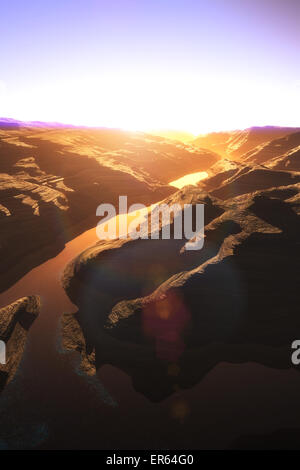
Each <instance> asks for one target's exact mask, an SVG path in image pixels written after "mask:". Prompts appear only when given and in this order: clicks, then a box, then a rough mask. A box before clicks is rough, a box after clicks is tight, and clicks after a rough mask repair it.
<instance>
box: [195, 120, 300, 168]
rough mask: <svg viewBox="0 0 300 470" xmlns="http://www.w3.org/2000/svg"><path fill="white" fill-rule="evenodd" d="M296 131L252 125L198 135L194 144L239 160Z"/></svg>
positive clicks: (287, 128)
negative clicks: (246, 127)
mask: <svg viewBox="0 0 300 470" xmlns="http://www.w3.org/2000/svg"><path fill="white" fill-rule="evenodd" d="M295 132H299V128H294V127H274V126H265V127H250V128H249V129H244V130H236V131H229V132H211V133H209V134H206V135H202V136H199V137H197V138H196V139H195V140H194V141H193V144H194V145H198V146H199V147H202V148H207V149H210V150H212V151H214V152H217V153H219V154H220V155H222V156H223V157H226V158H230V159H233V160H239V159H240V158H241V157H243V155H244V154H247V152H249V153H251V152H252V151H253V150H254V149H255V151H256V150H258V149H262V148H263V147H264V146H266V145H268V144H269V142H271V141H273V140H275V139H280V138H281V137H285V136H288V135H289V134H292V133H295ZM256 147H257V149H256ZM259 163H261V162H259Z"/></svg>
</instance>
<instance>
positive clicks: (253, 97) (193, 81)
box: [0, 70, 300, 134]
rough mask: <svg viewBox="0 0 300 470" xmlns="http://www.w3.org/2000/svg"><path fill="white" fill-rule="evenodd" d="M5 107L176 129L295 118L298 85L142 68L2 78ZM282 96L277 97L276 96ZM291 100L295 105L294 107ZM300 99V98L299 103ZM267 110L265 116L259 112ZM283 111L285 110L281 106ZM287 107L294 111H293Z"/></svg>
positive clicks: (43, 115)
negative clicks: (15, 83)
mask: <svg viewBox="0 0 300 470" xmlns="http://www.w3.org/2000/svg"><path fill="white" fill-rule="evenodd" d="M0 94H1V96H0V98H1V114H2V115H3V116H7V117H14V118H17V119H21V120H25V121H31V120H39V121H46V122H47V121H48V122H49V121H51V122H61V123H68V124H74V125H84V126H99V127H102V126H103V127H113V128H123V129H126V130H133V131H136V130H137V131H150V130H151V129H154V128H155V129H177V130H182V131H187V132H189V133H192V134H199V133H205V132H209V131H213V130H226V129H236V128H245V127H249V126H251V125H253V124H255V125H266V124H277V125H280V124H283V123H281V122H275V121H274V116H279V117H280V115H283V116H286V115H287V114H288V115H289V122H287V121H286V120H285V122H284V124H285V125H289V124H293V123H294V122H295V121H296V116H295V114H296V113H297V111H296V110H297V109H298V107H299V106H296V103H295V99H297V98H296V97H297V96H298V95H297V93H296V92H295V88H294V89H293V86H291V87H290V88H289V89H287V88H285V89H283V88H282V87H280V86H276V85H275V84H274V85H272V84H270V83H268V84H267V85H266V84H264V83H257V82H254V81H252V82H251V81H250V80H249V81H248V82H247V81H246V82H245V80H244V81H243V80H238V79H236V78H226V77H222V80H219V79H217V78H216V77H214V76H203V75H202V74H201V73H200V72H198V73H194V74H188V73H185V74H178V73H177V74H176V73H174V74H166V73H164V72H161V71H157V73H153V72H152V73H151V72H149V71H148V72H147V73H146V72H144V73H142V74H141V73H140V72H139V71H138V70H136V71H135V72H134V71H130V72H128V73H126V72H124V71H123V73H122V75H120V71H119V73H118V71H116V72H115V73H113V74H111V73H110V74H107V75H105V74H104V75H103V74H102V75H101V74H99V76H93V77H92V78H91V77H85V78H81V79H74V78H72V79H71V78H70V79H69V80H64V81H51V82H49V83H44V84H43V85H39V86H34V87H28V84H27V86H26V87H25V88H24V89H22V88H19V89H18V90H15V91H13V90H12V89H10V87H9V86H4V84H2V86H1V91H0ZM275 96H276V100H274V97H275ZM289 103H293V107H292V108H291V109H290V110H288V109H287V108H288V106H289ZM299 105H300V103H299ZM262 108H263V109H264V111H266V110H267V114H266V112H264V114H263V116H264V117H263V120H262V118H260V116H261V115H262V113H261V112H260V111H261V109H262ZM278 110H280V111H281V112H278ZM287 111H289V112H287Z"/></svg>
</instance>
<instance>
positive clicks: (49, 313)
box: [0, 175, 300, 449]
mask: <svg viewBox="0 0 300 470" xmlns="http://www.w3.org/2000/svg"><path fill="white" fill-rule="evenodd" d="M188 176H189V178H188V183H189V184H191V179H190V176H191V175H188ZM198 176H199V175H198ZM196 179H197V178H196ZM173 183H174V185H175V183H176V182H173ZM179 184H180V185H181V184H182V181H180V183H179ZM96 241H97V237H96V230H95V228H93V229H91V230H88V231H87V232H85V233H83V234H81V235H80V236H78V237H77V238H75V239H73V240H72V241H70V242H69V243H67V244H66V246H65V248H64V250H63V251H61V253H59V254H58V255H57V256H56V257H55V258H51V259H49V260H48V261H46V262H45V263H43V264H41V265H40V266H38V267H37V268H35V269H33V270H32V271H30V272H29V273H28V274H26V275H25V276H24V277H23V278H22V279H21V280H19V281H18V282H17V283H16V284H15V285H14V286H12V287H11V288H10V289H8V290H7V291H6V292H4V293H2V294H0V307H2V306H4V305H7V304H8V303H10V302H12V301H14V300H16V299H18V298H20V297H23V296H27V295H30V294H38V295H40V296H41V300H42V309H41V313H40V315H39V317H38V318H37V320H36V321H35V322H34V323H33V325H32V327H31V329H30V331H29V335H28V342H27V347H26V350H25V354H24V358H23V360H22V364H21V367H20V368H19V372H18V373H17V375H16V377H15V379H14V380H13V381H12V382H11V383H10V384H9V385H8V386H7V387H6V389H5V390H4V392H3V393H2V394H1V396H0V414H1V427H0V449H1V448H3V449H10V448H13V449H18V448H39V449H97V448H99V449H101V448H102V449H126V448H127V449H133V448H136V449H138V448H141V449H147V448H150V449H193V448H206V449H210V448H226V447H228V446H230V445H231V444H232V442H234V440H235V439H237V438H238V437H239V436H241V435H244V434H256V433H269V432H272V431H273V430H275V429H277V428H281V427H283V425H284V426H286V427H293V426H298V423H299V419H300V409H299V407H298V406H297V404H298V395H299V391H300V377H299V374H298V373H297V372H296V371H294V370H289V371H278V370H274V369H268V368H265V367H263V366H260V365H257V364H252V363H248V364H239V365H233V364H228V363H222V364H219V365H218V366H216V367H215V368H214V369H213V370H212V371H211V372H209V373H208V374H207V376H206V377H205V378H204V379H203V380H202V381H201V383H199V384H198V385H197V386H195V387H194V388H192V389H189V390H184V391H180V390H179V391H177V392H176V393H174V395H173V396H171V397H169V398H167V399H166V400H164V401H162V402H160V403H151V402H150V401H149V400H148V399H147V398H146V397H144V396H143V395H142V394H139V393H137V392H136V391H135V390H134V389H133V387H132V384H131V380H130V377H128V376H127V375H126V374H125V373H124V372H122V371H121V370H118V369H117V368H114V367H112V366H109V365H106V366H104V367H102V368H101V369H100V371H99V373H98V375H97V377H95V378H92V379H91V378H88V377H86V376H84V375H82V374H80V373H79V372H78V370H77V366H78V363H79V357H78V354H77V353H75V352H74V353H65V352H64V351H62V350H61V346H60V318H61V315H62V313H64V312H75V311H76V306H74V305H73V304H72V303H71V302H70V300H69V298H68V297H67V295H66V294H65V292H64V290H63V289H62V287H61V285H60V276H61V274H62V272H63V270H64V267H65V266H66V264H67V263H68V262H69V261H70V260H71V259H72V258H74V257H75V256H76V255H77V254H79V253H80V252H81V251H82V250H83V249H85V248H87V247H88V246H90V245H93V244H94V243H95V242H96ZM291 403H294V404H295V407H293V406H291ZM274 409H276V410H277V414H274Z"/></svg>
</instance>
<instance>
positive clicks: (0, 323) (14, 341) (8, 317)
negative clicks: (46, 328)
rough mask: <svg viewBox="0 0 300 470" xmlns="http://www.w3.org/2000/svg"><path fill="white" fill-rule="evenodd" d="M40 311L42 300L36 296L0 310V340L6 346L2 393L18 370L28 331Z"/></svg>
mask: <svg viewBox="0 0 300 470" xmlns="http://www.w3.org/2000/svg"><path fill="white" fill-rule="evenodd" d="M39 311H40V299H39V297H38V296H34V295H32V296H29V297H23V298H21V299H18V300H16V301H15V302H13V303H11V304H10V305H7V306H6V307H3V308H1V309H0V340H1V341H2V342H3V343H4V344H5V346H6V353H5V364H2V363H0V392H1V390H2V389H3V388H4V386H5V385H6V384H8V383H9V382H10V381H11V380H12V379H13V377H14V375H15V373H16V371H17V369H18V366H19V364H20V361H21V359H22V356H23V352H24V349H25V345H26V339H27V334H28V330H29V328H30V326H31V324H32V323H33V321H34V320H35V319H36V317H37V315H38V314H39ZM3 343H2V344H3Z"/></svg>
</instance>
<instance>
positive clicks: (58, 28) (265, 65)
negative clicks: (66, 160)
mask: <svg viewBox="0 0 300 470" xmlns="http://www.w3.org/2000/svg"><path fill="white" fill-rule="evenodd" d="M299 23H300V1H299V0H260V1H259V0H251V1H250V0H198V1H195V0H194V1H192V0H185V1H177V0H160V1H157V0H148V1H144V0H139V1H138V0H135V1H134V0H119V1H116V0H107V1H101V0H100V1H99V0H85V1H81V0H80V1H78V0H60V1H57V0H52V1H48V0H43V1H33V0H27V1H20V0H16V1H14V2H4V1H3V2H2V4H1V15H0V35H1V41H0V115H2V116H8V117H14V118H19V119H28V120H51V121H61V122H70V123H74V124H86V125H107V126H116V127H125V128H137V129H139V128H140V129H142V130H143V129H146V130H149V129H151V128H161V127H164V128H181V129H183V130H187V131H192V132H195V133H200V132H205V131H208V130H214V129H216V130H218V129H222V128H223V129H228V128H238V127H240V128H241V127H247V126H250V125H264V124H275V125H294V126H297V125H300V122H299V120H297V119H298V115H299V105H300V98H299V95H300V60H299V59H300V28H299Z"/></svg>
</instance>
